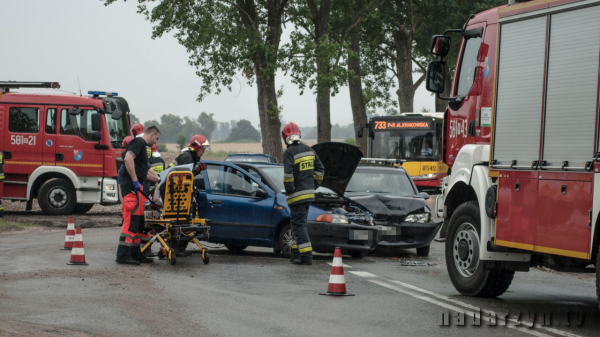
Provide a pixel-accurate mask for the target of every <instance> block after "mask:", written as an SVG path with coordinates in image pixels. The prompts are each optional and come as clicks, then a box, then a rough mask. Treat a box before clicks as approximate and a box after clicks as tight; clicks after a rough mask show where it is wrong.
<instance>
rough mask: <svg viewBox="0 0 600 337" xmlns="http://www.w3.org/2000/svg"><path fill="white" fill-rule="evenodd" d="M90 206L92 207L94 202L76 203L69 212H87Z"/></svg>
mask: <svg viewBox="0 0 600 337" xmlns="http://www.w3.org/2000/svg"><path fill="white" fill-rule="evenodd" d="M92 207H94V204H77V205H76V206H75V208H74V209H73V212H71V214H85V213H87V212H89V211H90V210H91V209H92Z"/></svg>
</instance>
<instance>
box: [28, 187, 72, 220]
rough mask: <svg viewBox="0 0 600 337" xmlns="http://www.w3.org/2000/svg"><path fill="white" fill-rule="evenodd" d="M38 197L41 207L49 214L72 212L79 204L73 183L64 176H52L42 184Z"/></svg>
mask: <svg viewBox="0 0 600 337" xmlns="http://www.w3.org/2000/svg"><path fill="white" fill-rule="evenodd" d="M37 198H38V203H39V205H40V208H41V209H42V211H43V212H44V213H46V214H48V215H68V214H71V212H73V209H75V206H76V205H77V195H76V194H75V188H74V187H73V184H71V182H70V181H67V180H65V179H62V178H52V179H50V180H48V181H46V182H45V183H44V184H42V186H41V187H40V189H39V191H38V197H37Z"/></svg>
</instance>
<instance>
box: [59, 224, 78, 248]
mask: <svg viewBox="0 0 600 337" xmlns="http://www.w3.org/2000/svg"><path fill="white" fill-rule="evenodd" d="M74 241H75V224H74V223H73V218H69V224H68V225H67V236H66V237H65V246H64V247H63V248H62V249H61V250H71V248H73V242H74Z"/></svg>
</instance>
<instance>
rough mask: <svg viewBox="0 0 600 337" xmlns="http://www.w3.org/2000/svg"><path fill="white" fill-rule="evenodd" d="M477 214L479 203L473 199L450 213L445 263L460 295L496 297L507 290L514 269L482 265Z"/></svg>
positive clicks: (478, 217) (479, 227)
mask: <svg viewBox="0 0 600 337" xmlns="http://www.w3.org/2000/svg"><path fill="white" fill-rule="evenodd" d="M479 214H480V213H479V206H478V205H477V203H475V202H472V201H470V202H467V203H464V204H462V205H460V206H459V207H458V208H457V209H456V211H455V212H454V214H452V218H451V219H450V223H449V225H448V235H447V237H446V266H447V268H448V275H449V276H450V280H451V281H452V284H453V285H454V288H456V290H458V292H460V293H461V294H463V295H467V296H477V297H496V296H500V295H502V294H503V293H504V292H505V291H506V290H507V289H508V287H509V286H510V283H511V282H512V279H513V276H514V275H515V272H514V271H513V270H506V269H493V270H490V269H485V268H484V266H483V263H482V262H481V260H480V259H479V245H480V242H479V238H480V232H481V224H480V215H479Z"/></svg>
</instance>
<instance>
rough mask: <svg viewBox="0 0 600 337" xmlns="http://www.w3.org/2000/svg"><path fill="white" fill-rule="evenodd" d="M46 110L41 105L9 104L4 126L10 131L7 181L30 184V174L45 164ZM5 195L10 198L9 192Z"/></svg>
mask: <svg viewBox="0 0 600 337" xmlns="http://www.w3.org/2000/svg"><path fill="white" fill-rule="evenodd" d="M43 108H44V107H43V106H41V105H23V104H18V105H10V104H7V105H6V110H5V114H6V115H7V116H8V118H7V119H6V120H7V123H6V126H5V127H6V129H5V130H6V131H7V132H4V163H5V165H4V172H5V173H6V174H7V177H6V180H7V181H14V180H17V181H24V182H27V175H29V174H31V173H32V172H33V171H34V170H35V169H36V168H38V167H39V166H40V165H42V133H41V132H40V131H41V128H40V126H41V125H44V124H45V121H43V120H42V119H43V116H44V114H43ZM9 153H10V154H9ZM9 157H10V158H9ZM26 186H27V185H25V188H24V189H23V190H24V191H25V190H26ZM25 193H26V192H25ZM19 194H21V193H19ZM6 196H11V195H10V194H9V193H8V191H7V193H6ZM13 196H14V197H22V198H25V197H26V195H19V196H17V195H13Z"/></svg>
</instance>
